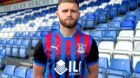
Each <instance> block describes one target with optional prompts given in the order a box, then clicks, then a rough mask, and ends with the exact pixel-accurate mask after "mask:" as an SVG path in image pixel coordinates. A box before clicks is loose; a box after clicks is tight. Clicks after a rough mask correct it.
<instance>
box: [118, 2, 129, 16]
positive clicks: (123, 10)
mask: <svg viewBox="0 0 140 78" xmlns="http://www.w3.org/2000/svg"><path fill="white" fill-rule="evenodd" d="M127 11H128V1H127V0H124V1H123V2H122V3H121V5H120V9H119V14H126V12H127Z"/></svg>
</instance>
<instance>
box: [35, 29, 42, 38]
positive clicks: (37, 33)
mask: <svg viewBox="0 0 140 78" xmlns="http://www.w3.org/2000/svg"><path fill="white" fill-rule="evenodd" d="M40 35H41V32H39V31H36V32H35V33H34V34H33V38H40Z"/></svg>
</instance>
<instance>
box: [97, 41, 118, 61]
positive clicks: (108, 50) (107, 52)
mask: <svg viewBox="0 0 140 78" xmlns="http://www.w3.org/2000/svg"><path fill="white" fill-rule="evenodd" d="M106 45H107V46H106ZM114 48H115V42H114V41H101V42H100V43H99V46H98V49H99V56H100V57H106V58H108V61H110V60H111V58H112V52H113V51H114Z"/></svg>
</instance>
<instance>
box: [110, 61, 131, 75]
mask: <svg viewBox="0 0 140 78" xmlns="http://www.w3.org/2000/svg"><path fill="white" fill-rule="evenodd" d="M107 74H108V75H107V78H130V75H131V62H130V60H129V59H117V58H114V59H112V60H111V63H110V67H109V69H108V70H107Z"/></svg>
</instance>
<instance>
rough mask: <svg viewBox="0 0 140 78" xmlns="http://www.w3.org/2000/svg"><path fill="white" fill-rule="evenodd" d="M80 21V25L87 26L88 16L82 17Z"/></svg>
mask: <svg viewBox="0 0 140 78" xmlns="http://www.w3.org/2000/svg"><path fill="white" fill-rule="evenodd" d="M79 21H80V22H79V23H80V24H81V26H82V27H85V26H86V25H87V16H86V15H85V16H82V17H81V18H80V20H79Z"/></svg>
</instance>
